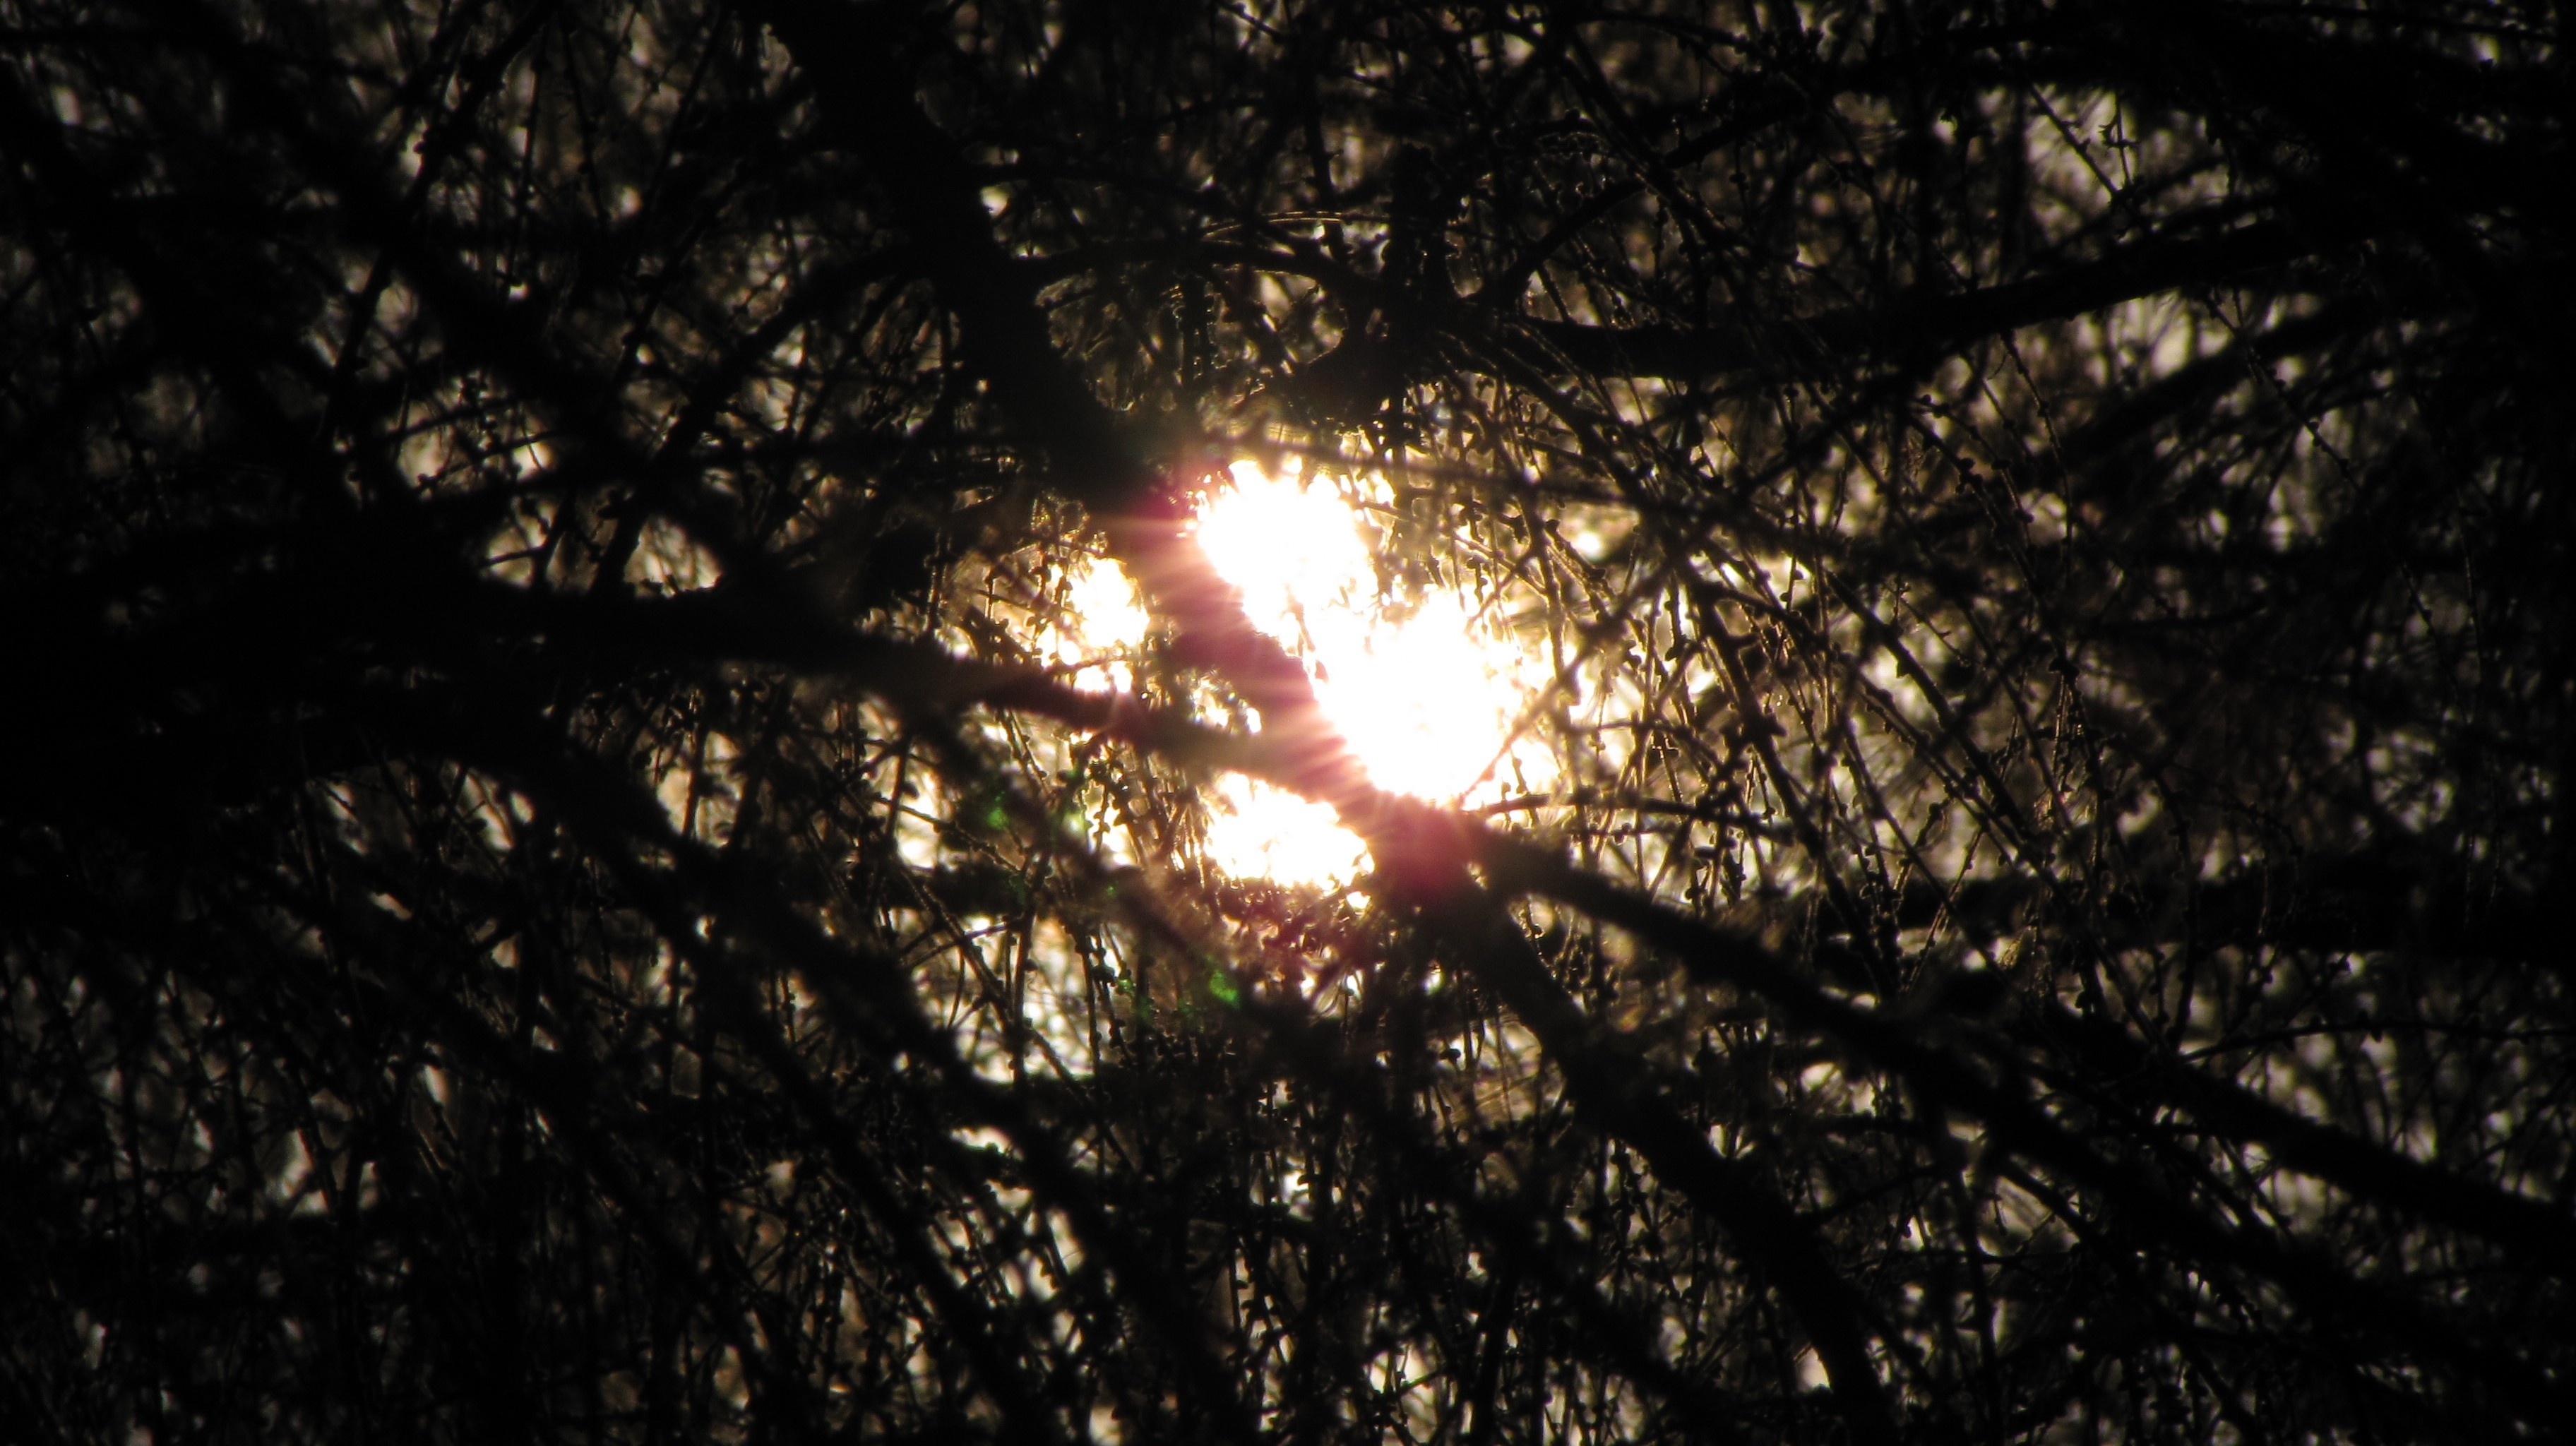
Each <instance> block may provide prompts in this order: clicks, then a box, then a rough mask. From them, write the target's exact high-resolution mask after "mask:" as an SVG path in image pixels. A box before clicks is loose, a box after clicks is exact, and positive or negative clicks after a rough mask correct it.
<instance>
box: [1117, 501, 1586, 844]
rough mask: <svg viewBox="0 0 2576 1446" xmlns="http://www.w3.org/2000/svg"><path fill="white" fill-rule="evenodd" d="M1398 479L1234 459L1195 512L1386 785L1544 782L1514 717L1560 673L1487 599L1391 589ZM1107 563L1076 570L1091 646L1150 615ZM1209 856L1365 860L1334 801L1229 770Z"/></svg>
mask: <svg viewBox="0 0 2576 1446" xmlns="http://www.w3.org/2000/svg"><path fill="white" fill-rule="evenodd" d="M1391 500H1392V496H1391V491H1390V489H1388V488H1386V487H1385V486H1384V485H1383V484H1378V483H1372V482H1370V481H1368V480H1366V479H1352V478H1343V479H1325V478H1321V477H1310V476H1306V475H1302V474H1301V472H1300V471H1298V470H1294V469H1287V470H1286V471H1285V475H1280V476H1273V475H1271V474H1270V473H1268V472H1266V471H1264V470H1263V469H1261V468H1260V467H1258V466H1255V465H1254V464H1251V463H1248V462H1246V463H1237V464H1236V465H1235V466H1234V468H1233V469H1232V473H1231V485H1230V486H1227V487H1224V488H1222V489H1220V490H1218V491H1216V492H1214V493H1213V494H1211V495H1210V496H1209V497H1208V499H1207V500H1206V502H1205V503H1204V504H1203V505H1202V506H1201V507H1200V508H1199V511H1198V514H1197V517H1196V520H1195V524H1194V531H1195V535H1196V537H1197V540H1198V543H1199V546H1200V547H1201V548H1203V549H1205V551H1206V553H1207V556H1208V560H1209V562H1210V563H1212V564H1213V565H1214V566H1215V568H1216V570H1217V572H1218V573H1219V574H1220V575H1222V576H1223V577H1224V578H1225V580H1226V581H1227V582H1229V583H1232V584H1233V585H1234V586H1235V588H1236V589H1237V590H1239V591H1240V592H1241V593H1242V594H1243V600H1244V610H1245V613H1246V614H1247V615H1248V617H1249V618H1250V620H1251V622H1252V623H1253V625H1254V626H1256V627H1258V628H1261V629H1262V630H1264V631H1265V632H1268V633H1269V634H1270V635H1271V636H1273V637H1275V638H1277V639H1278V640H1279V641H1280V643H1281V644H1282V645H1283V646H1285V647H1286V648H1287V649H1288V650H1289V651H1290V652H1291V653H1292V654H1295V655H1296V656H1297V657H1298V658H1300V659H1301V660H1303V661H1304V662H1305V664H1306V668H1307V672H1308V675H1309V676H1310V677H1311V678H1312V679H1313V680H1314V687H1315V694H1316V700H1317V702H1318V703H1320V704H1321V705H1322V707H1323V710H1324V714H1325V716H1326V717H1328V718H1329V719H1331V720H1332V722H1333V724H1334V726H1335V727H1337V728H1338V729H1339V730H1340V731H1341V733H1342V736H1343V737H1344V738H1345V739H1346V740H1347V741H1348V742H1349V744H1350V747H1351V751H1352V753H1353V754H1354V755H1356V756H1357V758H1358V759H1359V761H1360V763H1361V765H1362V766H1363V767H1365V768H1366V769H1367V770H1368V774H1369V778H1370V780H1371V781H1372V782H1373V783H1375V784H1376V785H1377V786H1378V787H1380V788H1383V789H1386V790H1389V791H1391V792H1395V793H1404V794H1410V795H1413V796H1414V797H1417V798H1421V799H1425V800H1428V801H1432V802H1436V803H1444V804H1473V803H1477V802H1482V801H1487V800H1489V799H1490V798H1494V797H1499V796H1501V795H1503V794H1504V793H1507V792H1514V791H1519V790H1521V789H1524V788H1530V787H1541V788H1543V787H1545V786H1546V780H1547V779H1548V778H1549V777H1551V776H1552V773H1553V770H1552V767H1551V766H1550V763H1549V760H1548V758H1547V757H1546V755H1545V754H1544V752H1543V751H1542V750H1540V749H1538V748H1537V747H1536V746H1535V745H1533V744H1530V743H1527V742H1524V741H1519V740H1516V739H1515V736H1514V733H1515V727H1516V725H1517V723H1518V722H1519V720H1520V719H1521V717H1522V715H1523V713H1524V712H1525V710H1526V709H1527V707H1528V705H1529V703H1530V701H1531V699H1532V698H1534V697H1535V696H1537V694H1538V692H1539V690H1540V688H1541V687H1542V686H1543V685H1544V682H1545V680H1546V678H1547V677H1548V676H1549V674H1548V672H1547V669H1546V668H1545V666H1544V663H1543V662H1542V660H1541V659H1540V658H1539V657H1538V655H1537V653H1536V651H1535V650H1534V649H1533V648H1531V647H1530V646H1528V645H1527V644H1526V643H1525V642H1524V641H1523V640H1521V639H1520V638H1519V637H1518V636H1516V635H1515V634H1514V633H1513V632H1512V631H1511V630H1510V628H1508V627H1507V626H1505V625H1504V624H1502V623H1501V622H1500V621H1498V616H1499V614H1498V610H1497V609H1494V608H1492V607H1490V606H1486V605H1484V604H1485V603H1486V601H1487V600H1484V599H1479V598H1476V597H1471V596H1468V595H1467V594H1465V593H1463V592H1460V591H1457V590H1454V589H1448V588H1441V587H1428V588H1423V589H1420V590H1419V591H1413V590H1407V589H1404V588H1401V587H1397V586H1394V585H1391V583H1390V582H1389V580H1388V579H1387V577H1386V576H1385V575H1384V574H1383V573H1382V572H1381V570H1380V569H1379V567H1378V566H1377V563H1376V560H1375V558H1374V556H1373V554H1372V552H1371V548H1370V541H1371V534H1372V528H1371V526H1370V522H1369V520H1368V519H1369V517H1370V515H1371V512H1372V504H1375V505H1376V507H1377V508H1383V507H1384V506H1385V505H1386V504H1388V503H1389V502H1391ZM1123 582H1124V579H1123V578H1118V577H1117V576H1116V574H1115V573H1114V572H1112V571H1111V570H1109V569H1107V568H1106V567H1101V568H1096V569H1094V570H1092V571H1091V572H1090V573H1088V574H1086V575H1084V576H1083V577H1080V578H1077V579H1075V595H1076V597H1077V599H1079V600H1082V601H1086V602H1089V603H1090V604H1091V606H1092V607H1096V608H1098V609H1099V611H1098V612H1096V613H1094V612H1090V611H1088V610H1086V612H1085V626H1084V628H1083V633H1084V641H1085V642H1086V643H1089V644H1091V645H1094V646H1098V645H1101V644H1105V643H1108V642H1110V641H1112V637H1111V635H1112V634H1115V633H1118V632H1122V631H1124V630H1125V629H1126V628H1129V627H1134V628H1135V629H1136V630H1137V632H1138V633H1139V635H1141V632H1142V619H1141V615H1139V614H1137V613H1136V612H1135V610H1134V607H1133V604H1132V602H1131V601H1129V599H1130V598H1132V593H1130V592H1129V591H1128V590H1127V589H1125V588H1124V587H1123V586H1119V584H1123ZM1210 803H1211V813H1212V817H1211V819H1210V823H1209V828H1208V834H1207V840H1206V850H1207V857H1208V859H1209V861H1210V862H1211V863H1213V864H1215V865H1216V866H1217V867H1218V868H1220V869H1223V870H1224V871H1226V872H1227V873H1229V874H1233V875H1235V876H1237V877H1243V878H1268V879H1272V880H1276V881H1278V882H1282V883H1334V882H1343V881H1347V880H1349V879H1350V878H1351V877H1353V876H1354V875H1355V874H1357V873H1358V872H1359V871H1360V870H1361V869H1362V868H1363V867H1365V863H1366V851H1365V849H1364V848H1363V847H1362V846H1361V843H1360V841H1359V839H1358V838H1357V837H1355V836H1354V835H1352V834H1351V833H1350V832H1349V831H1348V830H1346V829H1344V828H1342V827H1341V825H1340V824H1338V823H1337V822H1335V821H1334V817H1333V813H1332V810H1330V809H1329V808H1326V807H1325V806H1323V805H1321V804H1316V803H1309V802H1307V801H1306V800H1304V799H1302V798H1299V797H1297V796H1295V795H1294V794H1290V793H1287V792H1284V791H1282V790H1279V789H1275V788H1272V787H1270V786H1269V785H1267V784H1263V783H1259V782H1256V781H1253V780H1250V779H1245V778H1241V777H1235V776H1228V777H1226V778H1224V779H1222V780H1220V781H1219V783H1218V784H1217V786H1216V787H1215V789H1214V790H1213V793H1212V797H1211V799H1210Z"/></svg>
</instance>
